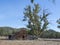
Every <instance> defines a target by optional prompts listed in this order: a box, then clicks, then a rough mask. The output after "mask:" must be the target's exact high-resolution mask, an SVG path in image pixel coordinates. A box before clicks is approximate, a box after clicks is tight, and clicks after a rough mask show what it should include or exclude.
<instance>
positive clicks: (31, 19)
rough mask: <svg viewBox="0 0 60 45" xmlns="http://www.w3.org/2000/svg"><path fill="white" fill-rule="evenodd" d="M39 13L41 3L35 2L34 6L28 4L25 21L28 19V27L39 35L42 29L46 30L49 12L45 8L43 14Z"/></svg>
mask: <svg viewBox="0 0 60 45" xmlns="http://www.w3.org/2000/svg"><path fill="white" fill-rule="evenodd" d="M32 7H33V8H32ZM39 13H40V6H39V4H33V6H31V5H28V6H27V7H26V8H25V11H24V19H23V21H28V25H27V27H28V28H29V29H30V30H31V32H32V34H34V35H37V36H39V35H40V34H41V32H42V31H44V30H46V29H47V26H48V24H49V22H48V20H47V16H48V15H49V13H45V10H43V14H42V15H39Z"/></svg>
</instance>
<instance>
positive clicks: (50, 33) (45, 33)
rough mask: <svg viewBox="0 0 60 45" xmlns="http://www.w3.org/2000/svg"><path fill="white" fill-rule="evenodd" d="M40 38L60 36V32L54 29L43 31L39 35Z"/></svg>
mask: <svg viewBox="0 0 60 45" xmlns="http://www.w3.org/2000/svg"><path fill="white" fill-rule="evenodd" d="M40 37H41V38H60V32H56V31H54V30H51V29H50V30H48V31H43V32H42V34H41V35H40Z"/></svg>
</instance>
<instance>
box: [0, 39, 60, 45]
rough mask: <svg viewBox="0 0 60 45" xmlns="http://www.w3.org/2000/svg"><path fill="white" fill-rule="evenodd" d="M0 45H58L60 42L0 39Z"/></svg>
mask: <svg viewBox="0 0 60 45" xmlns="http://www.w3.org/2000/svg"><path fill="white" fill-rule="evenodd" d="M0 45H60V42H59V41H43V40H0Z"/></svg>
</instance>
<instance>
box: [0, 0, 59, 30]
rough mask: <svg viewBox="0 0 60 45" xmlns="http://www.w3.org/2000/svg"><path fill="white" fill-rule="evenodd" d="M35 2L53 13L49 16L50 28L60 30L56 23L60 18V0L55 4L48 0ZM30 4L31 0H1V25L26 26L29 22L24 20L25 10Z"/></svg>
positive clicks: (36, 0)
mask: <svg viewBox="0 0 60 45" xmlns="http://www.w3.org/2000/svg"><path fill="white" fill-rule="evenodd" d="M35 3H39V4H40V7H41V9H48V11H49V12H50V13H51V15H49V16H48V19H49V22H50V24H49V27H48V28H51V29H54V30H56V31H60V30H59V29H58V28H57V23H56V20H57V19H58V18H60V5H59V4H60V0H56V1H55V4H53V3H52V2H51V1H48V0H40V1H39V0H35ZM29 4H31V3H30V1H29V0H0V27H4V26H9V27H14V28H21V27H26V25H27V23H26V22H23V21H22V19H23V15H24V14H23V11H24V8H25V7H26V6H27V5H29Z"/></svg>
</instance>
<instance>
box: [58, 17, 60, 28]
mask: <svg viewBox="0 0 60 45" xmlns="http://www.w3.org/2000/svg"><path fill="white" fill-rule="evenodd" d="M57 23H58V26H57V27H58V28H60V18H59V19H58V20H57Z"/></svg>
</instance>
